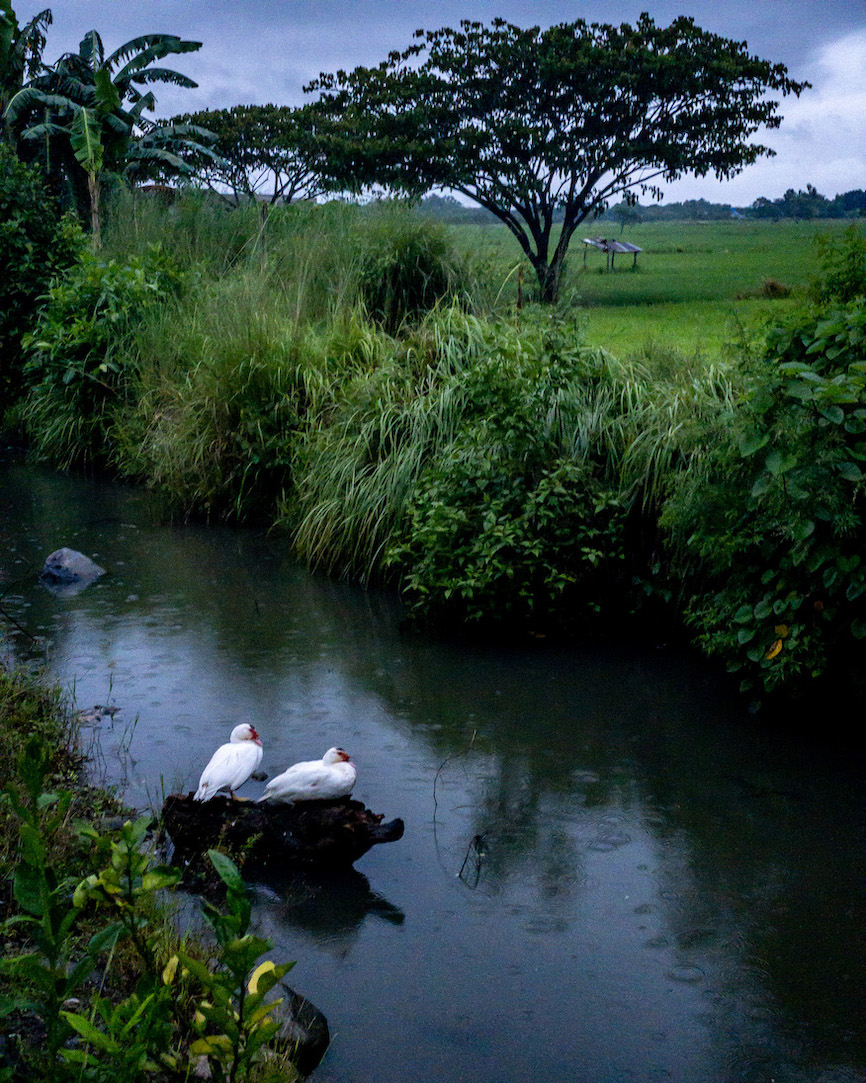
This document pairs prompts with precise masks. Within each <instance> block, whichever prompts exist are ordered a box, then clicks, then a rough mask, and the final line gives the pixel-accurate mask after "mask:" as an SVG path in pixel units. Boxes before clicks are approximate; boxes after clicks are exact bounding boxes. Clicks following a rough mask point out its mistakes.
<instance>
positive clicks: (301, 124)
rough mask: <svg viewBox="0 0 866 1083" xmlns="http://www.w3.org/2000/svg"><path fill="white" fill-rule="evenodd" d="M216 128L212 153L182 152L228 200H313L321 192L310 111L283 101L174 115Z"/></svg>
mask: <svg viewBox="0 0 866 1083" xmlns="http://www.w3.org/2000/svg"><path fill="white" fill-rule="evenodd" d="M172 123H173V124H192V125H196V126H198V127H200V128H205V129H207V130H208V131H211V132H213V134H214V136H215V140H214V142H213V143H212V144H211V150H212V151H213V152H214V154H215V155H216V157H214V154H209V155H202V154H201V153H199V152H196V151H195V150H192V151H190V152H189V153H184V154H183V155H182V156H183V157H184V159H185V160H186V161H187V163H188V164H190V165H191V166H192V167H193V168H194V170H195V173H196V176H197V177H198V178H199V180H201V181H203V182H204V183H205V184H206V185H208V187H210V188H212V189H213V190H214V191H215V192H217V193H218V194H219V195H221V196H223V198H225V199H226V200H227V201H228V202H230V203H238V202H239V201H240V200H241V199H242V198H246V199H262V198H265V199H267V200H268V201H269V202H271V203H276V202H278V201H283V202H285V203H291V202H292V201H293V200H295V199H313V198H314V197H315V196H317V195H320V194H321V193H322V192H323V191H324V188H323V185H322V181H321V179H320V176H319V173H318V170H317V160H316V151H315V148H314V147H313V146H312V145H311V140H310V136H311V131H310V113H309V111H308V110H305V109H292V108H290V107H289V106H279V105H235V106H232V107H231V108H230V109H206V110H204V111H203V112H199V113H187V114H184V115H183V116H180V117H175V118H174V119H173V121H172Z"/></svg>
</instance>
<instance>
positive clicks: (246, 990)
mask: <svg viewBox="0 0 866 1083" xmlns="http://www.w3.org/2000/svg"><path fill="white" fill-rule="evenodd" d="M208 856H209V857H210V859H211V862H212V863H213V866H214V868H215V869H216V871H217V873H218V875H219V877H220V879H221V880H222V882H223V884H224V885H225V888H226V904H227V907H228V912H227V913H223V912H222V911H221V910H219V909H218V908H217V907H215V906H213V905H211V904H209V903H207V902H206V903H204V915H205V917H206V918H207V921H208V923H209V924H210V926H211V928H212V929H213V931H214V935H215V936H216V941H217V945H218V949H219V960H218V965H217V966H216V967H215V968H214V969H209V968H208V967H206V966H205V965H204V964H202V963H201V962H199V961H198V960H196V959H193V958H192V957H191V956H190V955H189V954H187V953H184V952H178V954H177V956H175V957H173V958H172V959H171V960H170V961H169V963H168V966H167V967H166V970H165V974H164V977H165V980H166V982H167V983H169V984H170V983H171V982H172V981H174V978H175V975H176V974H177V968H178V965H181V966H182V967H184V968H185V969H186V970H187V971H188V972H189V973H190V974H191V975H192V977H193V978H194V979H195V980H196V981H197V982H198V983H199V985H200V987H201V999H199V1000H198V1010H197V1012H196V1018H195V1026H196V1028H197V1029H198V1031H199V1033H200V1034H201V1037H200V1038H198V1039H197V1040H196V1041H194V1042H193V1044H192V1046H191V1048H190V1051H191V1053H192V1054H193V1055H196V1054H198V1055H202V1056H206V1057H207V1058H208V1062H209V1064H210V1068H211V1072H212V1073H213V1078H214V1079H216V1080H217V1081H218V1083H236V1081H237V1080H239V1079H248V1078H249V1074H250V1072H251V1071H252V1069H253V1068H254V1067H255V1065H256V1064H258V1063H259V1062H260V1061H261V1059H262V1056H263V1054H264V1052H265V1050H266V1049H267V1047H268V1045H269V1043H270V1042H271V1041H272V1040H273V1039H274V1038H275V1037H276V1036H277V1034H278V1033H279V1029H280V1024H279V1022H278V1021H277V1019H275V1018H274V1015H273V1012H274V1009H275V1008H276V1007H277V1006H278V1005H279V1003H280V1001H273V1000H271V1001H267V1000H265V997H266V996H267V995H268V993H270V992H271V990H272V989H273V988H274V986H275V985H276V984H277V982H279V981H280V980H281V979H282V978H283V977H284V976H285V975H286V974H287V973H288V972H289V970H291V968H292V967H293V966H294V963H274V962H272V961H270V960H266V961H265V962H262V963H260V964H259V965H258V966H256V963H257V962H258V961H259V959H260V958H261V956H262V955H263V954H264V953H265V952H267V951H269V950H270V949H271V948H272V947H273V944H272V943H271V942H270V941H269V940H265V939H264V938H262V937H259V936H255V935H254V934H251V933H250V932H249V924H250V912H251V906H250V901H249V899H248V898H247V893H246V888H245V885H244V882H243V880H242V879H241V875H240V872H239V871H238V869H237V866H236V865H235V864H234V862H233V861H231V860H230V859H229V858H228V857H226V856H225V855H224V854H221V853H220V852H219V851H218V850H209V851H208Z"/></svg>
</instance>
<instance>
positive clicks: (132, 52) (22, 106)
mask: <svg viewBox="0 0 866 1083" xmlns="http://www.w3.org/2000/svg"><path fill="white" fill-rule="evenodd" d="M199 48H201V42H194V41H182V40H181V39H180V38H178V37H176V36H175V35H173V34H145V35H143V36H141V37H138V38H135V39H133V40H132V41H129V42H127V43H126V44H125V45H122V46H120V48H119V49H116V50H115V51H114V52H113V53H111V54H110V55H109V56H106V55H105V50H104V48H103V44H102V38H101V37H100V35H99V34H98V33H97V31H96V30H90V31H88V32H87V33H86V34H85V35H84V38H83V39H82V41H81V44H80V45H79V47H78V52H77V53H74V52H68V53H64V54H63V56H62V57H60V59H59V60H58V61H57V62H56V64H54V65H53V67H47V66H45V65H39V66H38V67H37V68H35V69H34V70H33V71H32V77H31V79H30V81H29V82H28V84H27V85H26V86H24V87H22V88H21V89H20V90H19V91H18V93H17V94H15V95H14V96H13V97H12V98H11V100H10V101H9V103H8V106H7V108H6V111H5V119H6V122H7V125H8V126H9V128H10V130H11V131H12V132H13V133H14V135H15V137H16V139H17V141H18V146H19V149H20V152H21V153H22V154H26V155H29V156H31V157H35V158H37V159H38V160H39V161H40V162H41V163H42V165H43V167H44V169H45V171H46V173H47V174H48V175H49V176H50V177H51V179H52V183H53V184H54V187H55V189H56V190H57V191H58V192H60V191H64V192H66V194H67V198H68V199H69V201H70V204H71V206H72V207H73V208H74V209H75V210H77V211H78V212H79V213H81V212H83V210H84V208H86V207H89V209H90V221H91V225H92V229H93V237H94V244H95V246H96V247H99V191H100V175H101V172H102V170H103V169H105V170H107V171H108V172H110V173H113V174H118V175H120V174H123V175H125V176H127V177H129V178H132V177H149V176H153V175H157V176H159V175H162V174H168V175H174V176H176V175H178V174H184V173H187V172H189V167H188V166H187V165H186V164H185V163H184V162H183V161H182V160H181V159H180V158H179V157H178V156H177V154H176V153H175V151H176V150H177V149H179V148H180V147H187V146H191V145H194V146H195V147H196V148H198V149H201V150H202V153H207V151H206V150H205V149H204V148H203V147H201V146H200V144H199V143H197V142H195V139H192V141H191V139H190V137H195V136H200V137H202V138H205V139H207V138H208V135H207V133H204V132H200V131H196V132H193V131H190V130H188V129H181V128H180V127H171V126H169V127H168V128H166V127H164V126H162V127H161V126H160V125H159V124H158V123H157V122H155V121H153V120H150V119H149V118H148V117H147V116H146V114H145V111H146V110H150V109H153V107H154V105H155V102H156V99H155V98H154V95H153V92H152V91H147V92H146V93H144V94H143V93H142V92H141V91H140V90H139V89H138V86H139V85H141V84H147V83H150V84H153V83H171V84H174V85H175V86H182V87H195V86H196V85H197V84H196V83H194V82H193V81H192V80H191V79H188V78H187V77H186V76H185V75H182V74H181V73H180V72H177V71H173V70H172V69H170V68H164V67H161V66H156V65H155V63H154V62H155V61H157V60H161V59H162V58H164V57H166V56H169V55H171V54H174V53H188V52H193V51H195V50H197V49H199Z"/></svg>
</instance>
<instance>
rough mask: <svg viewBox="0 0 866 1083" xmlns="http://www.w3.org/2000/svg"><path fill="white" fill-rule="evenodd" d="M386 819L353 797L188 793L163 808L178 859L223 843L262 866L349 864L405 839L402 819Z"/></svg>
mask: <svg viewBox="0 0 866 1083" xmlns="http://www.w3.org/2000/svg"><path fill="white" fill-rule="evenodd" d="M383 819H384V817H383V816H382V815H376V814H375V813H373V812H370V810H369V809H368V808H366V807H365V806H364V805H363V804H362V803H361V802H360V801H353V800H352V799H351V798H349V797H343V798H340V799H339V800H336V801H299V802H298V803H297V804H294V805H274V804H270V803H268V802H264V803H262V804H260V805H259V804H253V803H251V802H248V801H234V800H231V799H230V798H228V797H222V796H217V797H213V798H211V800H210V801H193V799H192V794H191V793H189V794H185V795H184V794H172V795H170V796H169V797H167V798H166V801H165V804H164V805H163V807H162V820H163V825H164V827H165V831H166V833H167V834H168V836H169V838H170V839H171V841H172V842H173V843H174V847H175V861H185V860H190V859H192V858H194V857H195V856H196V855H198V854H201V853H203V852H204V851H205V850H208V849H210V848H211V847H216V846H219V847H220V848H222V849H228V850H229V851H230V852H233V853H236V854H239V855H243V863H244V865H245V866H246V865H248V864H249V865H253V866H259V867H263V868H266V867H267V866H268V865H269V864H271V863H279V866H280V867H281V868H285V867H286V866H287V865H299V866H307V867H310V866H314V867H317V868H346V867H348V866H349V865H351V864H352V863H353V862H355V861H357V860H358V858H359V857H361V855H362V854H365V853H366V852H367V851H368V850H369V849H370V848H371V847H372V846H375V845H376V844H377V843H380V842H396V840H397V839H399V838H402V836H403V821H402V820H399V819H397V820H391V821H389V822H388V823H383V822H382V821H383Z"/></svg>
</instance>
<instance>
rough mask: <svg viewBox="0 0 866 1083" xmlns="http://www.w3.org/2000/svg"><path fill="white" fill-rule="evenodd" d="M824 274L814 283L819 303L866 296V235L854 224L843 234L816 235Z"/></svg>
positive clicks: (813, 292)
mask: <svg viewBox="0 0 866 1083" xmlns="http://www.w3.org/2000/svg"><path fill="white" fill-rule="evenodd" d="M815 244H816V245H817V248H818V259H819V262H820V265H821V273H820V275H818V276H817V277H816V278H815V280H814V281H813V282H812V294H813V296H815V298H816V299H817V300H818V301H819V302H825V303H826V302H829V301H843V302H844V301H853V300H855V299H856V298H857V297H866V234H864V231H863V227H862V226H858V225H856V224H855V223H853V222H852V223H851V225H850V226H848V228H847V229H846V230H844V231H843V232H842V233H841V234H840V235H836V236H834V235H833V234H832V233H819V234H818V235H817V237H816V238H815Z"/></svg>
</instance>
